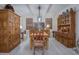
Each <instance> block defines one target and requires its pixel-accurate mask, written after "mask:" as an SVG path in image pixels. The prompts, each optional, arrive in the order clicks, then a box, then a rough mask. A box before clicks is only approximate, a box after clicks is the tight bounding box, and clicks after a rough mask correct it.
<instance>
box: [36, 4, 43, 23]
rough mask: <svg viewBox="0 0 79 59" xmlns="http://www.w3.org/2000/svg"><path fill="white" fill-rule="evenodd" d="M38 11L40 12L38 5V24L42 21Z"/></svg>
mask: <svg viewBox="0 0 79 59" xmlns="http://www.w3.org/2000/svg"><path fill="white" fill-rule="evenodd" d="M40 10H41V7H40V5H39V6H38V12H39V14H38V17H37V20H38V22H41V21H42V16H40Z"/></svg>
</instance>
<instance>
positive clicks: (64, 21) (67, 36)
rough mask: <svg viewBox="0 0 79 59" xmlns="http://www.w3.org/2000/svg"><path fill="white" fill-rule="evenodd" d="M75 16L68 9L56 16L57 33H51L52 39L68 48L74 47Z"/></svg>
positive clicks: (72, 11)
mask: <svg viewBox="0 0 79 59" xmlns="http://www.w3.org/2000/svg"><path fill="white" fill-rule="evenodd" d="M75 14H76V12H75V11H74V10H73V9H72V8H70V10H66V12H63V13H62V14H61V15H59V16H58V21H57V28H58V31H53V34H54V37H55V38H56V40H58V41H59V42H60V43H62V44H63V45H65V46H66V47H68V48H73V47H75V42H76V40H75Z"/></svg>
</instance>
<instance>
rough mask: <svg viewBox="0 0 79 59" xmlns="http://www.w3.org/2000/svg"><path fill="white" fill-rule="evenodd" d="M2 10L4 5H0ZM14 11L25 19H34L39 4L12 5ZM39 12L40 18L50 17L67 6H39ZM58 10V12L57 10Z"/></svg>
mask: <svg viewBox="0 0 79 59" xmlns="http://www.w3.org/2000/svg"><path fill="white" fill-rule="evenodd" d="M0 6H1V8H3V7H4V6H5V5H4V4H2V5H0ZM12 6H13V7H14V9H15V12H16V13H17V14H19V15H20V16H25V17H35V18H37V16H38V6H39V4H12ZM40 6H41V10H40V14H41V16H42V17H52V16H53V15H54V14H56V13H57V12H58V11H59V10H60V9H63V8H66V7H67V6H69V5H68V4H64V5H62V4H40ZM58 9H59V10H58Z"/></svg>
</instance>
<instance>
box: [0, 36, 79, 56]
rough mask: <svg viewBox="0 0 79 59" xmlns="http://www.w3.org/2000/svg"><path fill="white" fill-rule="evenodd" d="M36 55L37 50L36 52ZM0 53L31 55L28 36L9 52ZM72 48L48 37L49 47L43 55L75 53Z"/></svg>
mask: <svg viewBox="0 0 79 59" xmlns="http://www.w3.org/2000/svg"><path fill="white" fill-rule="evenodd" d="M36 53H37V54H38V55H39V54H40V52H39V51H37V52H36ZM0 54H5V55H6V54H8V55H33V50H31V49H30V47H29V38H28V37H27V38H26V40H24V41H22V42H21V44H20V45H19V46H17V47H16V48H15V49H13V50H12V51H11V52H10V53H0ZM75 54H77V53H75V52H74V51H73V50H72V49H70V48H66V47H64V46H63V45H62V44H60V43H59V42H58V41H56V40H55V39H54V38H49V48H48V50H45V55H75Z"/></svg>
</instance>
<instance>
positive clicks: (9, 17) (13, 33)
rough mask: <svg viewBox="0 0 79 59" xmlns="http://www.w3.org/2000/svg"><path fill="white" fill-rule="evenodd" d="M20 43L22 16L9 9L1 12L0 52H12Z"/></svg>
mask: <svg viewBox="0 0 79 59" xmlns="http://www.w3.org/2000/svg"><path fill="white" fill-rule="evenodd" d="M19 43H20V16H18V15H17V14H16V13H14V12H13V11H11V10H9V9H2V10H0V52H10V51H11V50H12V49H13V48H15V47H16V46H17V45H18V44H19Z"/></svg>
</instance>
